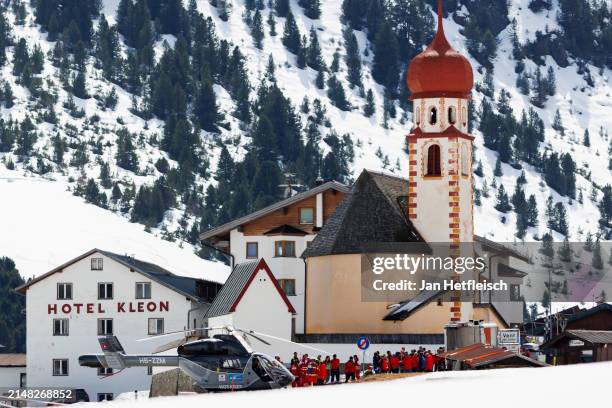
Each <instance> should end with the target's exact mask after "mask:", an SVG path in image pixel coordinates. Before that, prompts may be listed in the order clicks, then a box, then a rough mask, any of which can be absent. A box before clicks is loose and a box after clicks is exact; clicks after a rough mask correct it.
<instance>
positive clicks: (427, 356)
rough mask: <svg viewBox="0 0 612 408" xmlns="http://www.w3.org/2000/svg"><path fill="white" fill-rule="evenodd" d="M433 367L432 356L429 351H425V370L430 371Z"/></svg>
mask: <svg viewBox="0 0 612 408" xmlns="http://www.w3.org/2000/svg"><path fill="white" fill-rule="evenodd" d="M433 368H434V358H433V355H432V354H431V351H427V353H426V354H425V371H427V372H429V373H430V372H432V371H433Z"/></svg>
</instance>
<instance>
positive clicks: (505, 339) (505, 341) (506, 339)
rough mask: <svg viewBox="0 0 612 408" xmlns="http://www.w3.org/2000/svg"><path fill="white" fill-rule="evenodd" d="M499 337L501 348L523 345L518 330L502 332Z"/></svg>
mask: <svg viewBox="0 0 612 408" xmlns="http://www.w3.org/2000/svg"><path fill="white" fill-rule="evenodd" d="M497 335H498V343H499V345H500V346H505V345H510V344H521V334H520V332H519V330H518V329H508V330H500V331H499V332H498V334H497Z"/></svg>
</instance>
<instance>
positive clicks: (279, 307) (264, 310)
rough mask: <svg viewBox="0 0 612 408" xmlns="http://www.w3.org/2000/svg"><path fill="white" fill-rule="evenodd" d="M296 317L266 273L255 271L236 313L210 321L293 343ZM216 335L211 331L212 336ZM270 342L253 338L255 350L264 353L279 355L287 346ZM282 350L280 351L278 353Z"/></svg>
mask: <svg viewBox="0 0 612 408" xmlns="http://www.w3.org/2000/svg"><path fill="white" fill-rule="evenodd" d="M292 319H293V315H292V314H291V312H289V310H288V308H287V305H286V304H285V302H284V301H283V299H282V297H281V296H280V294H279V293H278V291H277V290H276V288H275V287H274V283H272V281H271V280H270V277H269V276H268V274H267V273H266V271H265V270H263V269H261V270H259V271H258V272H256V275H255V278H254V279H253V281H252V282H251V284H250V285H249V287H248V289H247V291H246V292H245V294H244V296H243V297H242V299H241V300H240V302H239V303H238V306H237V307H236V311H235V312H233V313H230V314H227V315H223V316H218V317H213V318H209V321H208V323H209V325H210V326H217V325H228V324H231V325H233V326H235V327H238V328H241V329H250V330H253V331H256V332H260V333H265V334H269V335H271V336H275V337H280V338H282V339H286V340H291V320H292ZM213 334H216V333H215V332H211V335H213ZM264 339H265V340H270V343H271V345H270V346H268V345H266V344H263V343H261V342H259V341H257V340H254V339H250V340H249V341H250V343H251V344H252V345H253V348H254V349H255V350H257V351H260V352H262V353H266V354H270V355H272V356H274V355H277V354H278V353H279V352H280V351H282V350H283V348H282V346H283V345H284V344H285V343H283V342H281V341H276V340H273V339H266V338H264ZM279 350H280V351H279Z"/></svg>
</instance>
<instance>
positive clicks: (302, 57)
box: [296, 35, 308, 69]
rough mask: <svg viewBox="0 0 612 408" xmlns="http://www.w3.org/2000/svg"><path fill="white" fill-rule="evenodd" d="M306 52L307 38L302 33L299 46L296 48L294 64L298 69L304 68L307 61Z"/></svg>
mask: <svg viewBox="0 0 612 408" xmlns="http://www.w3.org/2000/svg"><path fill="white" fill-rule="evenodd" d="M307 53H308V40H307V39H306V36H305V35H303V36H302V39H301V41H300V48H299V49H298V53H297V58H296V65H297V67H298V68H299V69H305V68H306V63H307V58H308V56H307Z"/></svg>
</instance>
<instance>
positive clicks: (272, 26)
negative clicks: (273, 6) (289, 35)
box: [268, 12, 277, 37]
mask: <svg viewBox="0 0 612 408" xmlns="http://www.w3.org/2000/svg"><path fill="white" fill-rule="evenodd" d="M268 27H270V37H276V34H277V32H276V18H274V13H272V12H270V13H268Z"/></svg>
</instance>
